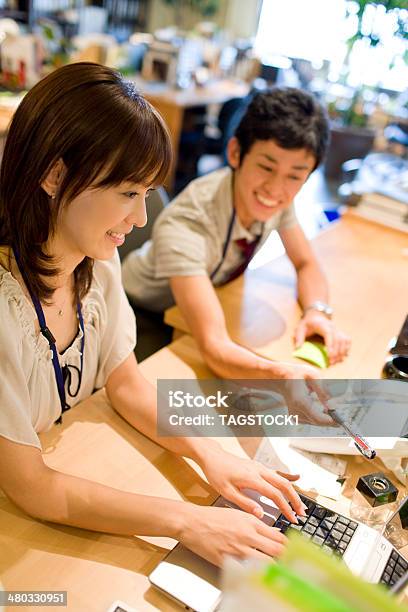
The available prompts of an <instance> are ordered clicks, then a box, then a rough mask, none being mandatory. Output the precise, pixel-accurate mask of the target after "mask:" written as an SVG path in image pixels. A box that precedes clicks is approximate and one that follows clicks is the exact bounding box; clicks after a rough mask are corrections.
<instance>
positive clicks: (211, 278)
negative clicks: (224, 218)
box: [210, 208, 235, 280]
mask: <svg viewBox="0 0 408 612" xmlns="http://www.w3.org/2000/svg"><path fill="white" fill-rule="evenodd" d="M234 221H235V208H233V209H232V215H231V219H230V222H229V225H228V230H227V238H226V240H225V244H224V248H223V251H222V256H221V261H220V262H219V264H218V265H217V267H216V268H215V270H214V271H213V272H211V276H210V280H213V279H214V277H215V275H216V274H217V272H218V271H219V269H220V268H221V266H222V264H223V263H224V259H225V256H226V254H227V251H228V246H229V243H230V242H231V236H232V228H233V227H234Z"/></svg>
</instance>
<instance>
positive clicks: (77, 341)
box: [0, 265, 97, 366]
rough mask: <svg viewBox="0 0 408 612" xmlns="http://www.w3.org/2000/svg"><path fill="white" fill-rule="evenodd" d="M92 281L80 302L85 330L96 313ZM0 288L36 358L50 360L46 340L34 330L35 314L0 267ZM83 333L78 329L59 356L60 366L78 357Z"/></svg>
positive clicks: (7, 273)
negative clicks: (15, 310)
mask: <svg viewBox="0 0 408 612" xmlns="http://www.w3.org/2000/svg"><path fill="white" fill-rule="evenodd" d="M93 284H94V283H93V281H92V284H91V288H90V290H89V292H88V293H87V295H86V296H85V297H84V299H83V300H82V304H81V309H82V316H83V319H84V325H85V329H86V327H87V326H88V325H91V324H92V322H93V321H94V317H95V315H96V311H97V308H96V306H97V301H96V300H95V298H94V297H93V295H92V294H93V293H94V292H93V288H94V287H93ZM0 286H1V288H2V292H3V294H4V295H5V296H6V298H7V300H8V301H9V302H14V303H15V305H16V309H17V315H18V318H19V322H20V325H21V327H22V330H23V334H24V335H25V336H26V337H29V338H30V339H31V341H32V343H33V345H34V349H35V352H36V354H37V356H38V357H40V358H43V359H46V360H51V359H52V351H51V349H50V345H49V343H48V341H47V339H46V338H45V337H44V336H43V334H41V333H38V331H37V330H36V325H35V323H36V321H37V314H36V312H35V308H34V306H33V305H32V303H31V301H30V300H29V299H28V298H27V296H26V295H25V293H24V291H23V289H22V287H21V285H20V283H19V282H18V281H17V280H16V279H15V278H14V276H13V275H12V274H11V272H9V271H8V270H6V269H5V268H3V267H2V266H1V265H0ZM82 337H83V332H82V330H81V328H80V327H79V328H78V333H77V335H76V336H75V338H74V340H73V342H72V343H71V344H70V346H69V347H68V348H67V349H66V350H65V351H64V352H63V354H62V355H59V358H60V362H61V365H62V366H63V365H65V364H66V363H69V362H70V361H72V359H73V358H75V357H79V355H80V346H81V339H82Z"/></svg>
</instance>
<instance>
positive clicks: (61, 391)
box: [13, 247, 85, 423]
mask: <svg viewBox="0 0 408 612" xmlns="http://www.w3.org/2000/svg"><path fill="white" fill-rule="evenodd" d="M13 252H14V257H15V258H16V263H17V266H18V269H19V270H20V274H21V276H22V278H23V280H24V282H25V285H26V287H27V289H28V291H29V293H30V297H31V300H32V302H33V305H34V308H35V312H36V313H37V318H38V323H39V324H40V331H41V333H42V335H43V336H44V337H45V338H46V339H47V340H48V344H49V345H50V349H51V351H52V365H53V367H54V374H55V381H56V383H57V389H58V395H59V398H60V402H61V416H62V413H63V412H65V411H66V410H69V409H70V408H71V406H70V405H69V404H67V402H66V398H65V386H64V376H63V374H62V370H61V366H60V362H59V359H58V351H57V345H56V340H55V338H54V336H53V334H52V332H51V330H50V329H49V328H48V327H47V323H46V320H45V316H44V311H43V309H42V306H41V304H40V300H39V299H38V297H37V296H36V295H33V293H32V292H31V290H30V288H29V285H28V283H27V280H26V276H25V274H24V271H23V269H22V266H21V261H20V254H19V252H18V249H17V248H16V247H13ZM77 314H78V320H79V325H80V328H81V331H82V338H81V370H80V372H79V383H78V388H77V391H76V393H75V395H77V394H78V391H79V387H80V385H81V380H82V372H83V365H84V349H85V326H84V319H83V317H82V310H81V302H80V300H79V299H78V300H77ZM70 380H71V379H70ZM69 386H70V385H69ZM70 395H71V397H75V395H72V394H71V393H70ZM61 416H60V417H59V419H58V420H57V421H56V422H57V423H61V420H62V419H61Z"/></svg>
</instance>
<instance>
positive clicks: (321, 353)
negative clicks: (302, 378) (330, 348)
mask: <svg viewBox="0 0 408 612" xmlns="http://www.w3.org/2000/svg"><path fill="white" fill-rule="evenodd" d="M293 357H297V358H298V359H304V360H305V361H309V362H310V363H313V365H316V366H317V367H318V368H328V367H329V356H328V354H327V349H326V347H325V345H324V344H323V343H322V342H311V341H310V340H306V341H305V342H304V343H303V344H302V346H299V348H297V349H295V350H294V351H293Z"/></svg>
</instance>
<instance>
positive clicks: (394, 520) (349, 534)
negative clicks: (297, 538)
mask: <svg viewBox="0 0 408 612" xmlns="http://www.w3.org/2000/svg"><path fill="white" fill-rule="evenodd" d="M245 493H246V494H247V495H248V496H250V497H251V498H252V499H254V500H256V501H257V502H258V503H259V504H260V505H261V506H262V508H263V510H264V518H263V521H264V522H265V523H266V524H268V525H271V526H274V527H278V528H280V529H281V531H283V532H288V533H289V531H290V530H291V529H294V530H296V531H299V532H301V533H302V534H303V536H304V537H307V538H308V539H310V540H311V542H313V543H314V544H316V545H317V546H321V547H322V548H323V549H324V550H325V551H326V552H327V554H329V555H336V556H338V557H341V558H342V559H343V561H344V562H345V563H346V565H347V566H348V567H349V569H350V570H351V571H352V572H353V573H355V574H357V575H358V576H361V578H363V579H364V580H367V581H368V582H372V583H382V584H384V585H386V586H388V587H392V586H393V585H395V584H396V583H397V582H398V580H399V579H400V578H401V577H402V576H403V575H404V574H405V573H406V572H407V571H408V560H407V559H406V558H405V557H404V556H403V555H401V554H400V553H399V552H398V551H397V550H396V548H395V547H394V546H393V545H392V544H391V542H390V541H389V540H388V539H387V538H386V537H384V536H382V535H381V534H380V533H379V532H378V531H376V530H374V529H372V528H371V527H368V526H367V525H364V524H363V523H360V522H358V521H355V520H351V519H349V518H347V517H345V516H343V515H341V514H338V513H337V512H334V511H333V510H330V509H329V508H326V507H325V506H323V505H321V504H318V503H317V502H316V501H315V500H313V499H311V498H310V497H307V496H306V495H303V494H300V498H301V499H302V501H303V503H304V504H305V505H306V506H307V512H306V514H307V516H306V517H298V520H299V524H298V525H293V524H291V523H289V521H288V520H287V519H286V517H284V515H283V514H282V513H281V512H280V510H279V509H278V508H277V506H276V505H275V503H274V502H273V501H271V500H270V499H268V498H266V497H264V496H262V495H260V494H259V493H257V492H255V491H250V490H246V491H245ZM213 505H214V506H218V507H228V508H236V506H235V505H234V504H232V503H231V502H229V501H227V500H225V499H224V498H223V497H218V498H217V500H216V501H215V502H214V504H213ZM407 517H408V497H406V498H405V499H404V500H403V502H402V503H401V504H400V507H399V508H398V510H397V511H396V512H395V513H394V514H393V516H392V517H391V518H390V520H389V521H388V523H387V525H386V527H385V532H387V528H388V527H390V526H392V525H394V526H395V525H396V524H398V525H402V526H404V525H405V524H406V523H407ZM390 531H391V532H392V531H393V530H392V529H391V530H390ZM404 537H405V536H404ZM407 544H408V533H407ZM149 580H150V582H151V584H152V585H153V586H155V587H156V588H158V589H159V590H160V591H162V592H163V593H165V594H166V595H167V596H169V597H171V598H172V599H174V600H176V601H177V602H178V603H180V604H181V605H183V606H184V607H187V608H190V609H191V610H194V611H195V612H213V611H214V610H216V609H217V607H218V606H219V604H220V601H221V588H220V570H219V568H217V567H215V566H214V565H212V564H211V563H209V562H208V561H206V560H205V559H202V558H201V557H199V556H198V555H196V554H195V553H193V552H191V551H190V550H189V549H188V548H186V547H185V546H183V545H182V544H178V545H177V546H176V547H175V548H174V549H173V550H172V551H171V552H170V553H169V554H168V555H167V556H166V557H165V559H163V561H161V562H160V563H159V565H158V566H157V567H156V568H155V569H154V570H153V572H152V573H151V574H150V576H149Z"/></svg>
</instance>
